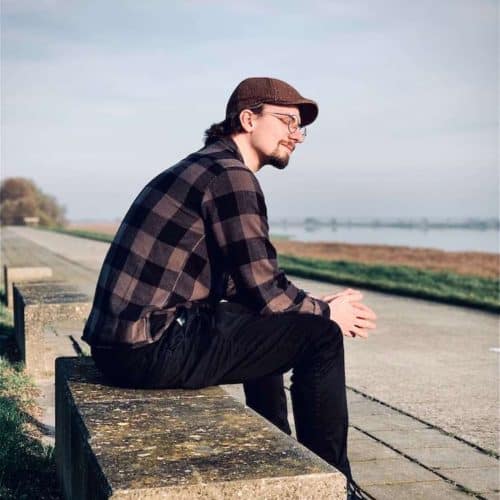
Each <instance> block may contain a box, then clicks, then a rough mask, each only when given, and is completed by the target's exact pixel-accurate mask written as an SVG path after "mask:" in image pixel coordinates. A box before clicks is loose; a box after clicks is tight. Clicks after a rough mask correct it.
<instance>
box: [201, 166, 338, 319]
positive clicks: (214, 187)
mask: <svg viewBox="0 0 500 500" xmlns="http://www.w3.org/2000/svg"><path fill="white" fill-rule="evenodd" d="M202 212H203V216H204V219H205V221H206V222H207V225H208V228H207V229H208V230H209V231H211V232H212V235H213V239H214V241H215V243H216V245H217V246H218V248H219V249H220V251H221V253H222V256H223V258H224V261H225V264H226V269H227V270H228V271H229V272H230V274H231V277H232V279H233V280H234V285H235V287H236V290H237V295H238V298H239V300H240V301H242V302H244V303H245V305H247V306H248V307H250V308H251V309H254V310H257V311H258V312H259V313H260V314H274V313H281V312H290V311H295V312H299V313H310V314H316V315H319V316H323V317H325V318H329V317H330V307H329V305H328V304H327V303H326V302H323V301H321V300H318V299H314V298H312V297H310V296H309V295H307V294H306V293H305V292H304V291H303V290H301V289H299V288H297V287H296V286H295V285H294V284H293V283H291V282H290V281H289V280H288V279H287V277H286V275H285V273H284V272H283V271H282V270H280V269H279V268H278V261H277V254H276V250H275V248H274V246H273V244H272V243H271V241H270V239H269V226H268V222H267V209H266V205H265V200H264V195H263V193H262V190H261V188H260V186H259V183H258V181H257V179H256V177H255V175H254V174H253V173H252V172H251V171H250V170H248V169H247V168H246V167H241V168H240V167H232V168H226V169H225V170H224V171H223V172H222V173H220V174H219V175H218V176H217V177H216V178H214V180H213V181H212V182H211V183H210V184H209V186H208V187H207V190H206V192H205V194H204V197H203V202H202Z"/></svg>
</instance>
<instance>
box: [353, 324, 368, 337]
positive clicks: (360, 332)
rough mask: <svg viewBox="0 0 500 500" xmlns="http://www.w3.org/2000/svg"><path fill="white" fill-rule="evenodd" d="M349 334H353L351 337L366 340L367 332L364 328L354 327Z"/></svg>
mask: <svg viewBox="0 0 500 500" xmlns="http://www.w3.org/2000/svg"><path fill="white" fill-rule="evenodd" d="M351 333H353V334H354V335H353V337H361V338H363V339H366V338H368V330H365V329H364V328H358V327H357V326H354V327H353V328H352V329H351Z"/></svg>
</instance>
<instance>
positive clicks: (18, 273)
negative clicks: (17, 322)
mask: <svg viewBox="0 0 500 500" xmlns="http://www.w3.org/2000/svg"><path fill="white" fill-rule="evenodd" d="M49 278H52V269H51V268H50V267H21V266H7V265H5V266H3V281H4V291H5V301H6V302H5V303H6V305H7V307H9V308H11V309H12V307H13V304H14V292H13V288H12V287H13V284H14V283H24V282H27V281H41V280H44V279H49Z"/></svg>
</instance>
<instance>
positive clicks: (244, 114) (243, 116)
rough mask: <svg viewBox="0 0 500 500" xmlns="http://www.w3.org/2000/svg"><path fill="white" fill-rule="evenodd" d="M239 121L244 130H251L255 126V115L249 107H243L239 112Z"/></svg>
mask: <svg viewBox="0 0 500 500" xmlns="http://www.w3.org/2000/svg"><path fill="white" fill-rule="evenodd" d="M240 123H241V126H242V128H243V130H244V131H245V132H251V131H252V130H253V129H254V126H255V115H254V114H253V113H252V112H251V111H250V110H249V109H244V110H243V111H241V112H240Z"/></svg>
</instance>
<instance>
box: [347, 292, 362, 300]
mask: <svg viewBox="0 0 500 500" xmlns="http://www.w3.org/2000/svg"><path fill="white" fill-rule="evenodd" d="M344 298H345V299H347V300H348V301H349V302H359V301H361V300H362V299H363V294H362V293H361V292H354V293H349V294H346V295H344Z"/></svg>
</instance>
